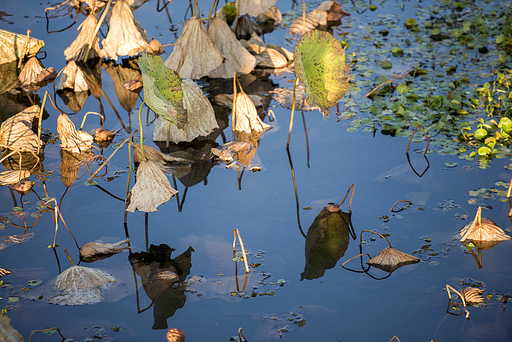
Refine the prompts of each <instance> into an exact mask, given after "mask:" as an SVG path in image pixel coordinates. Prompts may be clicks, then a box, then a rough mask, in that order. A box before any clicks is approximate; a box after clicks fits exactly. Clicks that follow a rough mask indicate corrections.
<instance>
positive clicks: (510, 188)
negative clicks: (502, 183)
mask: <svg viewBox="0 0 512 342" xmlns="http://www.w3.org/2000/svg"><path fill="white" fill-rule="evenodd" d="M511 192H512V178H510V184H509V185H508V191H507V198H510V193H511Z"/></svg>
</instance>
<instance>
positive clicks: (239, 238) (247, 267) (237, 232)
mask: <svg viewBox="0 0 512 342" xmlns="http://www.w3.org/2000/svg"><path fill="white" fill-rule="evenodd" d="M235 233H236V235H237V236H238V240H239V241H240V246H241V247H242V254H243V256H244V264H245V272H246V273H249V265H248V264H247V255H246V254H245V247H244V243H243V241H242V236H241V235H240V231H239V230H238V229H237V228H235V230H234V231H233V235H235ZM235 241H236V237H235ZM235 241H233V250H235Z"/></svg>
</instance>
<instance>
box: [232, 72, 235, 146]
mask: <svg viewBox="0 0 512 342" xmlns="http://www.w3.org/2000/svg"><path fill="white" fill-rule="evenodd" d="M235 117H236V71H235V75H234V76H233V110H232V111H231V129H232V131H233V141H235V124H236V122H235Z"/></svg>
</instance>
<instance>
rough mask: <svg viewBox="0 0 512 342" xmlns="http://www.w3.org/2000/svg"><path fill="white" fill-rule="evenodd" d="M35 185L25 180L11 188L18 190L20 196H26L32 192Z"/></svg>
mask: <svg viewBox="0 0 512 342" xmlns="http://www.w3.org/2000/svg"><path fill="white" fill-rule="evenodd" d="M34 184H36V183H35V182H32V181H29V180H26V179H25V180H21V181H19V182H18V183H16V184H14V185H12V186H11V188H13V189H14V190H16V191H17V192H18V193H19V194H20V195H22V196H25V195H26V194H28V193H29V192H30V191H32V187H33V186H34Z"/></svg>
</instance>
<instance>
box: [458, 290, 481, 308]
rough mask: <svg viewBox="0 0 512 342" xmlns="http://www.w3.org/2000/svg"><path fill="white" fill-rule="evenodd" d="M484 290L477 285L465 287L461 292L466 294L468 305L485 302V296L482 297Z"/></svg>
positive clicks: (465, 298)
mask: <svg viewBox="0 0 512 342" xmlns="http://www.w3.org/2000/svg"><path fill="white" fill-rule="evenodd" d="M482 292H484V290H482V289H479V288H476V287H470V286H469V287H465V288H463V289H462V290H461V291H460V294H461V295H463V296H464V300H465V301H466V304H467V305H473V304H480V303H485V299H484V297H482Z"/></svg>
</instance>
